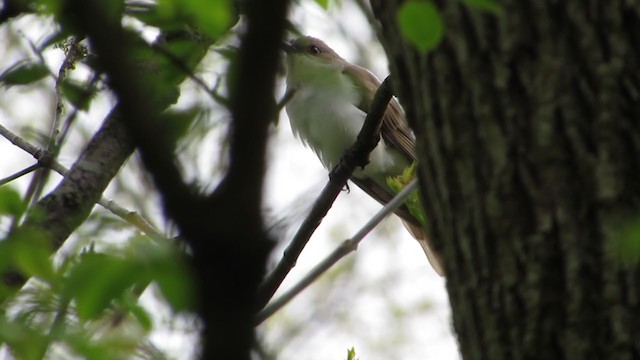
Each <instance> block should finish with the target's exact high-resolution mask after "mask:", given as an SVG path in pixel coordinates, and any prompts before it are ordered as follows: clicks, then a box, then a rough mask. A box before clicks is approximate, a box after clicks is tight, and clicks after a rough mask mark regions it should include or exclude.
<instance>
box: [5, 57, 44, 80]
mask: <svg viewBox="0 0 640 360" xmlns="http://www.w3.org/2000/svg"><path fill="white" fill-rule="evenodd" d="M47 75H49V69H48V68H47V67H46V66H45V65H44V64H40V63H35V62H20V63H18V64H16V65H14V66H12V67H11V68H9V69H8V70H7V71H5V72H4V73H3V74H2V75H0V83H3V84H5V85H7V86H12V85H27V84H31V83H34V82H36V81H38V80H41V79H43V78H45V77H46V76H47Z"/></svg>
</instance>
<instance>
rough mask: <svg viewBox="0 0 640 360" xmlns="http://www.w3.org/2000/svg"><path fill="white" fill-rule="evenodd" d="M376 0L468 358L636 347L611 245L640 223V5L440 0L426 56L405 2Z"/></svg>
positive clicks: (626, 273) (579, 355)
mask: <svg viewBox="0 0 640 360" xmlns="http://www.w3.org/2000/svg"><path fill="white" fill-rule="evenodd" d="M371 2H372V5H373V8H374V12H375V15H376V17H377V18H378V19H379V20H380V22H381V24H382V36H383V39H382V41H383V43H384V46H385V48H386V51H387V54H388V57H389V60H390V63H391V72H392V75H393V80H394V85H395V87H396V91H397V94H398V95H399V98H400V101H401V103H402V105H403V106H404V108H405V111H406V112H407V116H408V118H409V121H410V122H411V123H412V126H413V127H414V129H415V132H416V136H417V138H418V151H419V161H420V176H421V186H422V190H423V195H424V202H425V209H426V210H427V212H428V214H427V215H428V217H429V227H430V229H429V231H430V233H431V235H432V237H433V240H434V243H435V247H436V248H437V249H438V250H439V251H440V252H442V254H443V255H444V260H445V268H446V273H447V289H448V292H449V296H450V301H451V306H452V310H453V324H454V327H455V331H456V333H457V335H458V340H459V343H460V350H461V353H462V356H463V357H464V359H492V360H495V359H637V358H640V271H639V268H638V266H637V264H636V263H633V262H632V263H629V262H627V263H624V262H622V261H620V258H621V255H629V254H620V251H619V248H620V246H618V245H620V243H621V241H623V240H624V237H623V234H622V233H623V232H624V231H623V230H624V229H625V227H626V226H636V227H640V226H639V225H637V224H638V223H640V212H639V209H640V176H639V174H640V171H638V169H640V119H639V112H640V108H639V106H638V101H639V99H640V73H639V69H640V67H639V60H640V54H639V52H640V17H639V10H640V7H639V6H637V5H631V4H632V3H634V2H632V1H622V0H620V1H615V0H607V1H604V0H602V1H596V0H591V1H587V0H566V1H553V0H547V1H536V0H517V1H516V0H503V1H499V2H500V3H501V5H502V10H503V11H502V14H501V15H499V16H495V15H491V14H488V13H482V12H480V11H479V10H476V9H473V8H469V7H467V6H466V5H464V4H463V2H461V1H451V0H442V1H436V2H437V4H438V5H439V7H440V9H441V11H442V16H443V19H444V23H445V35H444V39H443V41H442V42H441V43H440V45H439V46H438V47H437V48H436V49H435V50H433V51H432V52H430V53H428V55H424V54H420V53H419V52H418V51H417V50H416V49H414V48H413V47H412V46H411V45H410V44H408V43H407V42H406V41H404V40H402V36H401V35H400V32H399V29H398V25H397V23H396V20H395V14H396V10H397V7H398V3H400V2H401V1H397V0H395V1H391V0H372V1H371ZM635 241H636V244H637V242H638V241H640V240H639V239H635ZM636 246H637V245H636ZM631 255H632V257H633V255H635V256H636V257H637V256H638V254H637V253H636V254H631ZM622 257H624V256H622Z"/></svg>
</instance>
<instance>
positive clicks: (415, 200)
mask: <svg viewBox="0 0 640 360" xmlns="http://www.w3.org/2000/svg"><path fill="white" fill-rule="evenodd" d="M416 169H417V165H416V163H413V164H412V165H411V166H409V167H407V168H406V169H404V171H403V172H402V175H399V176H394V177H388V178H387V185H388V186H389V188H391V190H392V191H393V192H394V193H396V194H397V193H399V192H400V191H402V189H404V187H405V186H406V185H407V184H409V183H410V182H411V180H413V179H414V178H415V177H416ZM405 205H406V206H407V208H408V209H409V212H410V213H411V215H413V216H414V217H415V218H416V219H417V220H418V221H419V222H420V224H422V225H423V226H426V223H427V217H426V214H425V213H424V209H423V208H422V203H421V202H420V193H419V192H418V190H416V191H415V192H413V193H412V194H411V195H409V196H408V197H407V200H405Z"/></svg>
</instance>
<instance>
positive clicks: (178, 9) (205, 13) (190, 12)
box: [158, 0, 233, 39]
mask: <svg viewBox="0 0 640 360" xmlns="http://www.w3.org/2000/svg"><path fill="white" fill-rule="evenodd" d="M231 10H232V9H231V3H230V1H229V0H214V1H211V0H160V1H159V2H158V15H159V17H160V18H166V19H172V18H173V19H175V18H178V19H179V18H184V19H185V20H186V21H187V23H193V25H195V26H196V27H197V28H198V29H200V30H202V31H203V32H204V33H206V34H207V35H209V36H210V37H211V39H216V38H218V37H219V36H220V35H222V33H223V32H224V31H225V30H227V29H228V28H229V27H230V26H231V25H232V24H231V22H232V18H233V14H232V12H231Z"/></svg>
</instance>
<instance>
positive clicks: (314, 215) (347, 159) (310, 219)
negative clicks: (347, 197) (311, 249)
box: [258, 77, 393, 307]
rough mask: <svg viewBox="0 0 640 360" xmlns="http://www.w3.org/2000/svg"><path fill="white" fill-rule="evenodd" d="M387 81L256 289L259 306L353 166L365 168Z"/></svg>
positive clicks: (374, 140) (384, 106) (291, 264)
mask: <svg viewBox="0 0 640 360" xmlns="http://www.w3.org/2000/svg"><path fill="white" fill-rule="evenodd" d="M390 82H391V80H390V78H389V77H387V78H386V79H385V80H384V81H383V82H382V84H381V85H380V87H379V88H378V90H377V91H376V94H375V97H374V99H373V103H372V107H371V111H370V112H369V113H368V114H367V118H366V119H365V122H364V125H363V126H362V129H361V130H360V133H359V134H358V139H357V140H356V142H355V144H353V146H352V147H351V148H350V149H349V151H347V153H346V154H345V155H344V157H343V158H342V160H341V161H340V164H338V166H336V167H335V168H334V169H333V170H332V171H331V173H330V174H329V182H327V185H326V186H325V187H324V189H323V190H322V193H320V196H319V197H318V199H316V202H315V203H314V204H313V207H312V208H311V212H310V213H309V215H308V216H307V217H306V218H305V220H304V222H303V223H302V225H300V228H299V229H298V232H297V233H296V235H295V236H294V237H293V239H292V240H291V243H290V244H289V246H288V247H287V249H286V250H285V251H284V255H283V256H282V259H281V260H280V262H279V263H278V264H277V265H276V267H275V268H274V269H273V270H272V271H271V273H270V274H269V276H267V278H266V279H265V280H264V282H263V283H262V284H261V285H260V288H258V301H259V304H260V305H261V306H260V307H264V306H265V305H266V304H267V302H269V300H270V299H271V298H272V297H273V294H275V292H276V290H278V287H280V284H282V281H283V280H284V278H285V277H286V276H287V274H289V271H291V269H292V268H293V267H294V266H295V264H296V261H297V260H298V257H299V256H300V253H301V252H302V249H304V247H305V246H306V245H307V242H309V239H310V238H311V235H312V234H313V232H314V231H315V230H316V228H318V226H319V225H320V222H321V221H322V219H323V218H324V217H325V215H327V212H328V211H329V209H330V208H331V206H332V205H333V202H334V201H335V200H336V198H337V197H338V194H340V191H342V189H343V188H344V186H345V185H346V184H347V180H349V178H350V177H351V174H352V173H353V171H354V170H355V169H356V167H364V166H365V165H367V163H368V162H369V153H370V152H371V151H373V149H375V147H376V146H377V145H378V142H379V141H380V133H379V129H380V123H381V122H382V117H383V115H384V113H385V111H386V109H387V104H388V103H389V101H391V97H392V96H393V91H392V89H391V84H390Z"/></svg>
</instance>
